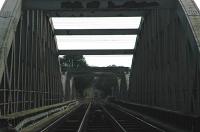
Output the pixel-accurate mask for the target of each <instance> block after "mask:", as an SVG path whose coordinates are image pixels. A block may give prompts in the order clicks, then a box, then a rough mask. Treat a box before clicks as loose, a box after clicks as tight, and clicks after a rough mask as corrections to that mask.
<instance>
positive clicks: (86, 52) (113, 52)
mask: <svg viewBox="0 0 200 132" xmlns="http://www.w3.org/2000/svg"><path fill="white" fill-rule="evenodd" d="M132 54H133V50H131V49H123V50H59V52H58V55H132Z"/></svg>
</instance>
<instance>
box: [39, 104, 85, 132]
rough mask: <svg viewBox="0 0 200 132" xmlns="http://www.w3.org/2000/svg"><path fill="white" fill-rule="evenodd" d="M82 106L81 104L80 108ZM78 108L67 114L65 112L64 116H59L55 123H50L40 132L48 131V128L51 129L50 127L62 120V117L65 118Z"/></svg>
mask: <svg viewBox="0 0 200 132" xmlns="http://www.w3.org/2000/svg"><path fill="white" fill-rule="evenodd" d="M80 107H81V105H79V107H78V108H80ZM78 108H76V109H78ZM76 109H74V110H72V111H70V112H69V113H67V114H64V115H63V116H61V117H60V118H58V119H57V120H55V121H54V122H53V123H51V124H50V125H48V126H47V127H45V128H44V129H42V130H41V131H40V132H46V131H48V129H49V128H50V127H52V126H53V125H55V124H56V123H57V122H59V121H61V120H62V119H64V118H65V117H66V116H68V115H70V114H71V113H73V112H74V111H75V110H76Z"/></svg>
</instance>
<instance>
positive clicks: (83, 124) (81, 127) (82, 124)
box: [77, 103, 92, 132]
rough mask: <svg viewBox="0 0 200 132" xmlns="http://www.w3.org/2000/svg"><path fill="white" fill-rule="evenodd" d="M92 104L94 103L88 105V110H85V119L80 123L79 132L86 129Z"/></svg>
mask: <svg viewBox="0 0 200 132" xmlns="http://www.w3.org/2000/svg"><path fill="white" fill-rule="evenodd" d="M91 105H92V103H90V104H89V106H88V108H87V110H86V112H85V115H84V117H83V119H82V121H81V124H80V126H79V129H78V131H77V132H83V129H84V126H85V122H86V121H87V117H88V115H89V111H90V108H91Z"/></svg>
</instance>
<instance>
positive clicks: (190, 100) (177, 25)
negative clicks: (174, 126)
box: [0, 0, 200, 130]
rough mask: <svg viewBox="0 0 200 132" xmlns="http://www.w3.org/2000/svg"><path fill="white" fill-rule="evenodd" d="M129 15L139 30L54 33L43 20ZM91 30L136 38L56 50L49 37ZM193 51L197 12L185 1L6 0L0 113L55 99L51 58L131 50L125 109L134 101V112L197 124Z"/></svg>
mask: <svg viewBox="0 0 200 132" xmlns="http://www.w3.org/2000/svg"><path fill="white" fill-rule="evenodd" d="M134 16H141V17H142V21H141V24H140V28H139V29H87V30H86V29H74V30H73V29H60V30H55V29H54V28H53V25H52V21H51V19H50V18H51V17H134ZM91 34H93V35H127V34H135V35H138V36H137V41H136V46H135V49H125V50H121V49H120V50H112V49H111V50H81V51H79V50H75V51H70V50H58V48H57V42H56V39H55V35H91ZM199 52H200V11H199V9H198V7H197V6H196V4H195V3H194V1H193V0H6V1H5V3H4V5H3V8H2V10H1V11H0V115H2V116H6V117H11V115H13V114H14V115H15V113H20V112H22V111H28V110H31V109H35V108H41V107H46V106H55V105H56V104H59V103H63V101H64V100H63V91H62V90H63V86H62V83H61V72H60V63H59V59H58V55H69V54H70V55H72V54H73V55H121V54H131V55H133V56H134V58H133V60H132V67H131V75H130V78H129V80H130V85H129V89H128V90H127V91H126V95H128V96H127V97H126V99H125V100H126V101H125V102H124V103H126V107H127V108H128V106H129V105H127V104H128V103H134V104H135V105H136V106H135V107H134V108H136V109H137V110H139V109H140V108H141V109H145V110H146V109H148V110H150V111H153V110H152V109H153V108H155V109H157V110H158V109H159V110H164V111H165V112H166V113H167V112H169V113H170V112H171V111H173V112H175V113H179V114H178V115H180V113H181V114H183V116H184V115H188V116H190V115H191V116H192V117H194V118H195V119H198V121H199V114H200V58H199V57H200V56H199V55H200V53H199ZM118 99H119V100H120V98H118ZM119 104H120V103H119ZM121 105H123V104H122V103H121ZM130 106H131V105H130ZM145 110H143V112H144V111H145ZM155 111H156V110H155ZM147 113H148V112H147ZM161 113H162V112H161ZM172 115H173V114H172ZM152 116H156V115H153V114H152ZM163 116H164V115H163ZM171 117H173V116H171ZM166 118H167V117H166ZM171 121H172V120H171ZM191 122H193V121H191ZM194 122H196V120H195V121H194ZM181 125H182V126H184V125H183V124H181ZM192 126H193V125H192ZM192 128H196V127H194V126H193V127H191V129H192ZM188 129H190V127H188ZM193 130H194V129H193ZM198 130H199V129H198Z"/></svg>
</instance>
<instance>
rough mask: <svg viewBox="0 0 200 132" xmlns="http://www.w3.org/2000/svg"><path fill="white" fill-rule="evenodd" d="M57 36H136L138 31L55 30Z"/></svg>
mask: <svg viewBox="0 0 200 132" xmlns="http://www.w3.org/2000/svg"><path fill="white" fill-rule="evenodd" d="M54 33H55V35H136V34H138V33H139V30H138V29H55V31H54Z"/></svg>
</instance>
